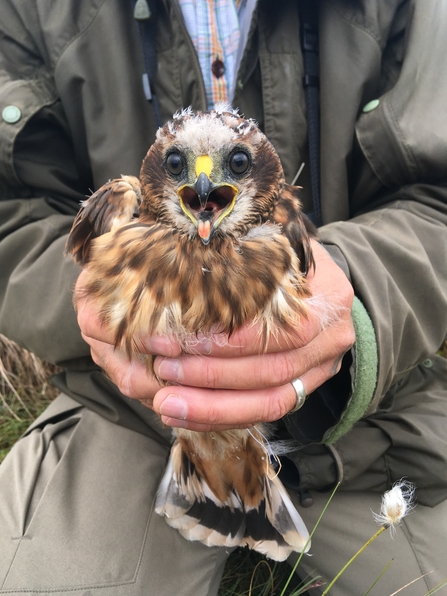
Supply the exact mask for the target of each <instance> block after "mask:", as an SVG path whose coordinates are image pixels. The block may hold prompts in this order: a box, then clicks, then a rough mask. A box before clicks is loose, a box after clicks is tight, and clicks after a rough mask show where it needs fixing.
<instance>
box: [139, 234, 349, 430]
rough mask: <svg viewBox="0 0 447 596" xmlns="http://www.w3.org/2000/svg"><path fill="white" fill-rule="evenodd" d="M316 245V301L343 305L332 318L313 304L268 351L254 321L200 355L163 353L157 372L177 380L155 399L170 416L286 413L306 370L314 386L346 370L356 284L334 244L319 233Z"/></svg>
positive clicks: (208, 424) (197, 426) (185, 419)
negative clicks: (331, 248) (328, 246)
mask: <svg viewBox="0 0 447 596" xmlns="http://www.w3.org/2000/svg"><path fill="white" fill-rule="evenodd" d="M312 248H313V251H314V258H315V262H316V268H315V270H313V271H311V272H310V273H309V275H308V282H309V286H310V289H311V291H312V294H313V296H314V297H318V300H315V303H318V302H320V303H321V304H323V305H326V306H327V307H328V310H329V311H332V313H335V316H334V317H333V319H332V321H330V322H329V323H328V324H327V325H324V324H322V317H321V309H320V308H318V306H314V307H312V306H311V307H310V309H309V313H308V317H307V318H306V319H302V321H301V322H300V325H299V328H297V330H296V334H295V335H294V336H293V337H292V338H288V339H285V338H281V337H278V338H271V339H270V341H269V343H268V346H267V350H266V352H265V353H262V354H259V342H258V341H257V329H256V327H254V326H249V325H246V326H245V327H243V328H242V329H240V330H239V331H237V332H235V333H234V335H233V336H232V337H231V338H230V339H229V341H228V343H226V344H225V345H223V344H222V343H213V342H211V341H209V340H203V341H202V342H199V344H198V345H197V346H196V350H197V352H198V353H199V354H201V355H199V356H198V355H187V354H182V355H179V354H171V355H170V356H168V357H158V358H156V360H155V365H154V368H155V372H156V373H157V375H158V376H159V377H160V378H161V379H163V380H165V381H167V382H168V383H170V384H171V385H173V384H175V385H177V386H175V387H173V386H167V387H164V388H162V389H160V390H159V391H157V393H156V394H155V397H154V399H153V401H152V400H151V401H150V403H148V405H149V406H150V407H153V409H154V410H155V411H156V412H157V413H158V414H160V416H161V419H162V421H163V422H164V423H165V424H167V425H168V426H172V427H180V428H188V429H190V430H196V431H211V430H216V431H218V430H225V429H228V428H245V427H249V426H252V425H253V424H255V423H257V422H270V421H274V420H278V419H279V418H282V417H283V416H284V415H286V414H287V412H289V411H290V410H291V409H292V408H293V407H294V406H295V403H296V393H295V390H294V388H293V386H292V385H291V381H292V380H294V379H296V378H300V379H301V381H302V383H303V385H304V388H305V390H306V393H307V394H310V393H312V392H313V391H314V390H315V389H317V388H318V387H319V386H320V385H321V384H322V383H324V382H325V381H327V380H328V379H329V378H331V377H332V376H333V375H335V374H336V373H337V372H338V371H339V370H340V366H341V361H342V358H343V355H344V354H345V353H346V352H347V351H348V350H349V349H350V348H351V347H352V345H353V343H354V341H355V332H354V327H353V324H352V321H351V308H352V302H353V298H354V292H353V289H352V286H351V284H350V282H349V280H348V279H347V278H346V276H345V274H344V272H343V271H342V270H341V269H340V268H339V267H338V265H336V263H335V262H334V261H333V260H332V259H331V257H330V255H329V254H328V253H327V251H326V250H325V249H324V248H323V247H322V246H321V245H320V244H319V243H318V242H316V241H312ZM157 340H158V342H159V345H158V350H159V352H158V353H160V354H161V353H163V354H165V353H166V351H168V350H169V349H171V350H172V348H173V346H172V343H170V342H169V340H168V339H164V338H157ZM174 349H175V347H174ZM137 397H138V396H137ZM142 397H143V396H142V395H140V396H139V398H140V399H142Z"/></svg>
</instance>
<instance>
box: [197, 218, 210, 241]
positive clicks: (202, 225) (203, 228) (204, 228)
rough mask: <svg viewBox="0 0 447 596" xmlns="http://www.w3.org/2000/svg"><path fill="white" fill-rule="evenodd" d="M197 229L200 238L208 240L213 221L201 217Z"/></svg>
mask: <svg viewBox="0 0 447 596" xmlns="http://www.w3.org/2000/svg"><path fill="white" fill-rule="evenodd" d="M197 223H198V225H197V231H198V233H199V236H200V238H202V239H203V240H207V239H208V238H209V236H210V234H211V222H210V220H209V219H206V220H203V219H199V221H198V222H197Z"/></svg>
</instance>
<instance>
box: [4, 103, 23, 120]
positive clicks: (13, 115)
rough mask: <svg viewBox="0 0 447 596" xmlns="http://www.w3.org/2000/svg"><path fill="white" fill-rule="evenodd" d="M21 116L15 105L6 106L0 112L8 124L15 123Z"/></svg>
mask: <svg viewBox="0 0 447 596" xmlns="http://www.w3.org/2000/svg"><path fill="white" fill-rule="evenodd" d="M21 117H22V112H21V111H20V108H18V107H17V106H6V108H4V110H3V112H2V118H3V120H4V121H5V122H7V123H8V124H15V123H16V122H18V121H19V120H20V118H21Z"/></svg>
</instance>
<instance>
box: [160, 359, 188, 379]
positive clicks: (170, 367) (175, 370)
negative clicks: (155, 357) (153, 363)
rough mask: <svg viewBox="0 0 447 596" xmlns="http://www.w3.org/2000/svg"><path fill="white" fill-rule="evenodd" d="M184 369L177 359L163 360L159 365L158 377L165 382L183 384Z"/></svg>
mask: <svg viewBox="0 0 447 596" xmlns="http://www.w3.org/2000/svg"><path fill="white" fill-rule="evenodd" d="M181 372H182V367H181V366H180V362H179V361H178V360H177V359H176V358H163V360H162V361H161V362H160V364H159V365H158V376H159V377H160V379H163V380H164V381H177V382H181V380H182V379H181Z"/></svg>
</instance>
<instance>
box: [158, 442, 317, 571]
mask: <svg viewBox="0 0 447 596" xmlns="http://www.w3.org/2000/svg"><path fill="white" fill-rule="evenodd" d="M208 463H210V462H208ZM210 465H214V466H219V463H218V462H211V464H210ZM268 470H269V473H268V476H266V475H264V477H263V478H262V479H261V481H260V484H261V485H263V488H261V490H260V491H259V495H258V496H257V497H255V498H253V494H250V495H249V496H248V495H245V499H244V497H243V496H241V495H240V494H239V492H238V491H237V490H236V489H235V488H234V485H233V484H232V480H231V479H228V487H229V488H228V490H227V492H226V494H225V497H221V498H219V497H218V496H216V493H218V492H219V491H218V490H215V491H213V490H212V488H211V487H210V486H209V484H208V482H207V480H206V479H205V477H204V476H205V474H201V473H200V472H199V471H198V469H197V466H195V465H194V463H193V462H192V461H191V460H190V459H189V458H188V457H187V456H186V454H185V452H184V450H183V449H182V445H181V443H180V442H178V441H177V442H176V443H174V445H173V447H172V450H171V457H170V460H169V463H168V466H167V469H166V472H165V474H164V477H163V479H162V482H161V484H160V488H159V491H158V494H157V501H156V509H155V510H156V512H157V513H158V514H159V515H162V516H164V517H165V519H166V522H167V523H168V524H169V525H170V526H172V527H173V528H176V529H177V530H178V531H179V532H180V533H181V534H182V536H184V537H185V538H186V539H187V540H192V541H195V540H198V541H200V542H203V543H204V544H206V545H207V546H224V547H235V546H248V547H249V548H252V549H253V550H256V551H258V552H260V553H263V554H264V555H266V556H267V557H269V558H271V559H274V560H276V561H284V560H285V559H287V557H288V556H289V555H290V554H291V552H292V551H298V552H301V551H303V550H304V548H305V546H306V541H307V539H308V537H309V534H308V531H307V529H306V526H305V525H304V522H303V520H302V519H301V517H300V515H299V513H298V512H297V511H296V509H295V507H294V505H293V503H292V501H291V500H290V497H289V495H288V494H287V491H286V490H285V488H284V486H283V485H282V483H281V481H280V480H279V478H278V477H277V476H276V475H275V474H274V472H273V470H272V468H271V467H270V466H269V468H268ZM269 476H270V477H269ZM240 492H242V491H240ZM309 547H310V544H309V545H308V546H307V547H306V551H307V550H308V549H309Z"/></svg>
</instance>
